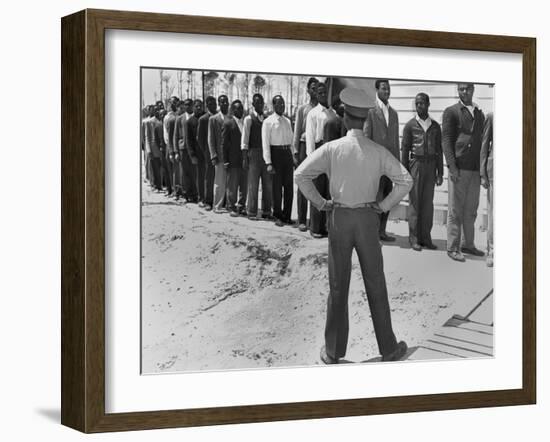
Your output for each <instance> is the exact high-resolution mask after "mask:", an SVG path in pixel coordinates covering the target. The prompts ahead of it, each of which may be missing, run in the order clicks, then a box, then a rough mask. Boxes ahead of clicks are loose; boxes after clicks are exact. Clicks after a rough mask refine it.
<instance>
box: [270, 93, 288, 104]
mask: <svg viewBox="0 0 550 442" xmlns="http://www.w3.org/2000/svg"><path fill="white" fill-rule="evenodd" d="M278 98H280V99H281V100H283V103H284V102H285V99H284V98H283V96H282V95H275V96H274V97H273V99H272V100H271V103H272V104H275V101H276V100H277V99H278Z"/></svg>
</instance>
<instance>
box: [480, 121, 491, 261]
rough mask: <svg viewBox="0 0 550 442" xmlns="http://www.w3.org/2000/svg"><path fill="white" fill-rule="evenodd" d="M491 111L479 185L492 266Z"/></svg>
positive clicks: (485, 131) (485, 132)
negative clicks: (483, 197)
mask: <svg viewBox="0 0 550 442" xmlns="http://www.w3.org/2000/svg"><path fill="white" fill-rule="evenodd" d="M493 147H494V144H493V113H492V112H490V113H488V114H487V118H486V119H485V126H484V127H483V136H482V140H481V157H480V162H481V165H480V168H481V170H480V174H481V185H482V186H483V187H484V188H485V189H487V218H488V219H487V266H488V267H493Z"/></svg>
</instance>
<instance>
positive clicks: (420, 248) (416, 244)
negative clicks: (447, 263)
mask: <svg viewBox="0 0 550 442" xmlns="http://www.w3.org/2000/svg"><path fill="white" fill-rule="evenodd" d="M411 249H413V250H415V251H417V252H421V251H422V247H421V246H420V244H418V243H417V242H413V243H412V244H411Z"/></svg>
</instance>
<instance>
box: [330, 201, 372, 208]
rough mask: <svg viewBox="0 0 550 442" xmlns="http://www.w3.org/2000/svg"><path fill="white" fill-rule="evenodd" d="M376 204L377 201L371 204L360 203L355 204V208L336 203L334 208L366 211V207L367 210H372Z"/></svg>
mask: <svg viewBox="0 0 550 442" xmlns="http://www.w3.org/2000/svg"><path fill="white" fill-rule="evenodd" d="M374 203H375V201H371V202H369V203H359V204H354V205H353V206H350V205H348V204H342V203H337V202H334V203H333V204H334V207H340V208H342V209H364V208H365V207H367V208H369V209H370V208H372V205H373V204H374Z"/></svg>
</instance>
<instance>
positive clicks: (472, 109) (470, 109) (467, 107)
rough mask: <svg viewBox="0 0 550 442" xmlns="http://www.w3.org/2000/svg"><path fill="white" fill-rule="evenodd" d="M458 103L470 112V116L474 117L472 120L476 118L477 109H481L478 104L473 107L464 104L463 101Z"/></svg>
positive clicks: (472, 105)
mask: <svg viewBox="0 0 550 442" xmlns="http://www.w3.org/2000/svg"><path fill="white" fill-rule="evenodd" d="M458 102H459V103H460V104H461V105H462V107H465V108H466V109H468V110H469V111H470V114H471V115H472V118H473V117H474V110H475V108H476V107H477V108H478V109H479V106H478V105H477V104H476V103H473V102H472V104H471V105H467V104H464V103H463V102H462V100H458Z"/></svg>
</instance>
